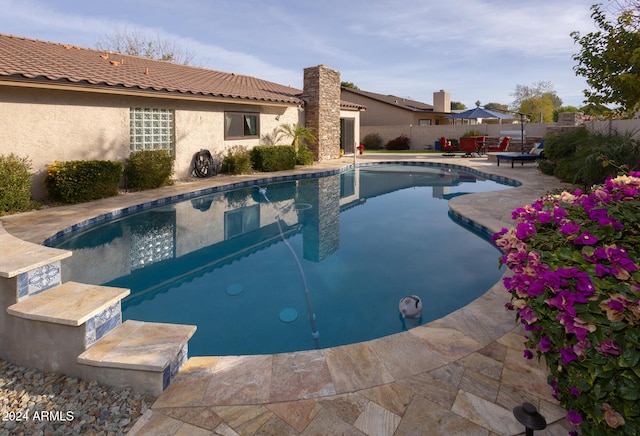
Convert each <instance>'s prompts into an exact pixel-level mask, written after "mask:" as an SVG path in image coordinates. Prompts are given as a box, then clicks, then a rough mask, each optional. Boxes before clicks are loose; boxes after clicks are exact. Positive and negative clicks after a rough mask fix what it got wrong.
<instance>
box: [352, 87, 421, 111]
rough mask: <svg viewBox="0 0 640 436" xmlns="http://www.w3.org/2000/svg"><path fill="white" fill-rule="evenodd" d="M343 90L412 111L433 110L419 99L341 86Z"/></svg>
mask: <svg viewBox="0 0 640 436" xmlns="http://www.w3.org/2000/svg"><path fill="white" fill-rule="evenodd" d="M342 90H343V91H347V92H351V93H353V94H356V95H361V96H363V97H367V98H370V99H373V100H377V101H380V102H383V103H387V104H390V105H393V106H397V107H400V108H402V109H406V110H409V111H412V112H433V106H432V105H430V104H426V103H422V102H420V101H416V100H411V99H408V98H402V97H396V96H395V95H384V94H376V93H375V92H369V91H362V90H361V89H353V88H345V87H343V88H342Z"/></svg>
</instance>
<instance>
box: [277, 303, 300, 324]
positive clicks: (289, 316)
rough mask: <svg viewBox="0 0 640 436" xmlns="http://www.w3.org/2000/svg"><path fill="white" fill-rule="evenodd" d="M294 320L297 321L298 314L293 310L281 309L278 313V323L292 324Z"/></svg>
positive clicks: (288, 308)
mask: <svg viewBox="0 0 640 436" xmlns="http://www.w3.org/2000/svg"><path fill="white" fill-rule="evenodd" d="M296 319H298V312H297V311H296V310H295V309H292V308H290V307H287V308H286V309H282V310H281V311H280V321H282V322H293V321H295V320H296Z"/></svg>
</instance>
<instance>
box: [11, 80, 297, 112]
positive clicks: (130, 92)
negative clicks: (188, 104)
mask: <svg viewBox="0 0 640 436" xmlns="http://www.w3.org/2000/svg"><path fill="white" fill-rule="evenodd" d="M0 86H17V87H25V88H35V89H51V90H65V91H77V92H90V93H98V94H113V95H127V96H136V97H151V98H164V99H175V100H191V101H206V102H219V103H229V102H237V103H242V104H252V105H269V106H286V107H289V106H301V105H304V101H303V100H302V99H298V98H291V99H287V100H285V99H283V100H275V99H274V100H270V99H261V98H255V97H246V96H239V95H231V94H229V95H222V94H217V95H216V94H205V93H193V92H183V91H177V90H172V91H169V90H166V89H154V88H140V87H124V86H122V85H108V84H95V83H89V82H71V81H67V80H65V81H64V82H61V81H43V80H38V79H37V78H24V77H21V78H15V77H8V76H3V77H0Z"/></svg>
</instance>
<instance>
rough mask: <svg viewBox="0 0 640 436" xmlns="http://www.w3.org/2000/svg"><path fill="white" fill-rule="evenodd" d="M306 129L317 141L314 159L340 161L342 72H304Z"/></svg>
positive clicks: (322, 69)
mask: <svg viewBox="0 0 640 436" xmlns="http://www.w3.org/2000/svg"><path fill="white" fill-rule="evenodd" d="M302 98H303V99H304V101H305V127H307V128H308V129H310V130H311V131H312V132H313V133H314V134H315V135H316V140H315V141H314V142H313V143H312V144H310V149H311V151H312V152H313V155H314V159H315V160H317V161H322V160H326V159H338V158H339V157H340V72H338V71H334V70H332V69H330V68H328V67H327V66H325V65H318V66H317V67H309V68H305V69H304V91H303V92H302Z"/></svg>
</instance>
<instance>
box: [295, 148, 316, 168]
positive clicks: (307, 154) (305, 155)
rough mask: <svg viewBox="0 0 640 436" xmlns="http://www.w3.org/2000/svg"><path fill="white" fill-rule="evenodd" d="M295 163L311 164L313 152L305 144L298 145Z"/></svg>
mask: <svg viewBox="0 0 640 436" xmlns="http://www.w3.org/2000/svg"><path fill="white" fill-rule="evenodd" d="M296 164H297V165H313V152H312V151H311V150H309V149H308V148H307V146H306V145H301V146H299V147H298V154H297V155H296Z"/></svg>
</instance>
